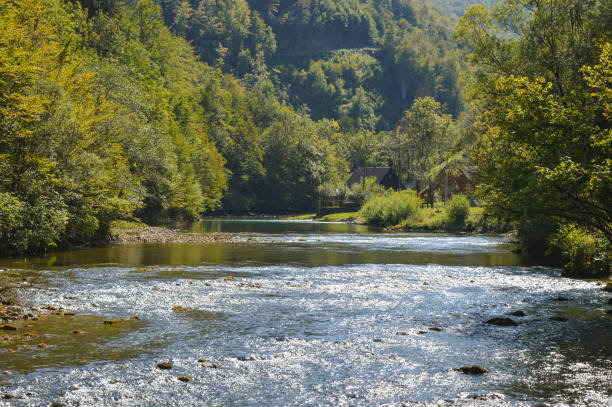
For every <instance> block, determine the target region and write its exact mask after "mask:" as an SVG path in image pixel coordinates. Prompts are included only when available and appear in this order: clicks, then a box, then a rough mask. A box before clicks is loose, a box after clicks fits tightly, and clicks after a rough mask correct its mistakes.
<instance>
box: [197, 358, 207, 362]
mask: <svg viewBox="0 0 612 407" xmlns="http://www.w3.org/2000/svg"><path fill="white" fill-rule="evenodd" d="M206 362H208V359H205V358H200V359H198V363H206Z"/></svg>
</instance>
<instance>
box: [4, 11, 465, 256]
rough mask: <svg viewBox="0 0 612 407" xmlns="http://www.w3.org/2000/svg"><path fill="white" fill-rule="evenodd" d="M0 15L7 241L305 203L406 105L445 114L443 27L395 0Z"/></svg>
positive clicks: (373, 154)
mask: <svg viewBox="0 0 612 407" xmlns="http://www.w3.org/2000/svg"><path fill="white" fill-rule="evenodd" d="M0 23H1V24H0V26H1V29H0V30H1V32H0V67H1V69H0V84H1V86H2V93H1V95H0V108H1V109H2V116H1V117H0V136H1V137H0V154H1V155H2V162H1V165H2V171H1V172H2V178H1V179H0V247H1V248H2V250H3V251H5V252H6V251H8V252H25V251H33V250H46V249H48V248H50V247H55V246H57V245H71V244H78V243H82V242H85V241H88V240H89V239H92V238H97V237H103V236H104V235H105V234H106V233H107V231H108V228H109V224H110V221H111V220H114V219H133V218H135V217H137V218H140V219H142V220H144V221H147V222H163V221H166V220H170V219H177V218H183V219H195V218H198V217H199V216H200V215H201V214H203V213H205V212H210V211H223V212H230V213H239V214H244V213H249V212H259V213H287V212H296V211H308V210H313V208H314V207H315V205H316V202H317V189H318V188H319V187H320V186H321V185H341V184H343V183H344V181H345V179H346V177H347V175H348V173H349V171H350V170H351V168H352V167H356V166H358V165H360V164H361V165H362V164H363V163H367V164H374V163H376V162H381V161H384V160H385V154H381V153H380V151H382V150H383V149H382V148H378V147H379V146H380V145H382V144H381V143H382V141H381V140H383V138H384V137H383V136H384V132H381V131H384V130H388V129H392V128H393V127H394V126H395V122H396V121H397V120H398V119H399V118H400V117H401V116H402V115H403V111H404V110H405V109H406V108H407V107H409V106H410V105H411V104H412V101H413V100H414V99H415V98H417V97H419V96H431V97H434V98H436V99H437V100H438V101H440V102H441V103H443V104H444V110H445V112H448V113H451V114H454V115H458V114H459V112H460V111H461V95H460V94H461V92H460V88H459V85H458V75H459V72H460V70H461V64H460V59H459V58H458V55H459V51H458V48H457V46H456V45H454V43H453V41H452V34H451V32H450V31H449V29H448V21H447V20H445V17H442V16H440V15H439V14H436V13H435V12H433V11H431V9H430V8H428V7H424V6H419V5H417V4H416V3H415V2H410V1H351V2H342V1H321V2H266V1H253V2H246V1H222V0H219V1H191V2H186V1H182V2H178V1H171V0H163V1H160V2H159V3H158V2H155V1H153V0H141V1H127V0H126V1H122V0H83V1H67V0H49V1H44V2H39V1H35V0H28V1H23V2H17V3H16V2H12V1H8V0H2V1H0ZM374 147H376V148H374ZM375 150H376V151H375Z"/></svg>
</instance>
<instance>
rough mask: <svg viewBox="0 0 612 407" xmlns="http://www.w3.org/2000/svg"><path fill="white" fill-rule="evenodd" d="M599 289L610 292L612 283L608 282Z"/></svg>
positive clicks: (611, 291)
mask: <svg viewBox="0 0 612 407" xmlns="http://www.w3.org/2000/svg"><path fill="white" fill-rule="evenodd" d="M601 291H605V292H608V293H612V283H608V284H606V285H605V287H601Z"/></svg>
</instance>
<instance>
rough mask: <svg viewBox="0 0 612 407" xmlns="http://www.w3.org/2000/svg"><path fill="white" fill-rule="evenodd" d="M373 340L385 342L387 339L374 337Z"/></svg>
mask: <svg viewBox="0 0 612 407" xmlns="http://www.w3.org/2000/svg"><path fill="white" fill-rule="evenodd" d="M373 341H374V342H379V343H383V342H385V340H384V339H382V338H374V339H373Z"/></svg>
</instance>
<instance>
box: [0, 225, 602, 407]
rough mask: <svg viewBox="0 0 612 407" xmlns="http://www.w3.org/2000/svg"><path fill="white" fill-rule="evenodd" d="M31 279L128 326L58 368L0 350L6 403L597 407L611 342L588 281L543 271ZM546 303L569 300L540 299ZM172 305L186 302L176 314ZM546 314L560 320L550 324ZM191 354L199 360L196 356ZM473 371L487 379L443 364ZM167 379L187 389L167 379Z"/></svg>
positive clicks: (328, 240) (50, 295)
mask: <svg viewBox="0 0 612 407" xmlns="http://www.w3.org/2000/svg"><path fill="white" fill-rule="evenodd" d="M268 238H269V239H270V241H271V243H269V244H272V245H274V244H279V246H278V250H279V251H289V252H292V251H293V250H295V249H296V247H297V249H298V250H301V249H300V247H306V248H309V247H311V246H313V245H315V244H316V245H319V246H322V247H324V248H325V250H328V251H331V252H334V251H342V250H343V248H342V247H338V246H344V249H346V248H347V247H348V248H351V247H352V248H353V249H350V250H354V247H356V246H358V247H360V248H363V249H365V250H367V249H368V248H369V247H376V248H377V250H380V249H381V248H383V250H386V249H387V248H388V249H389V250H393V251H411V250H419V248H420V250H423V251H425V252H432V253H437V252H444V251H451V252H453V253H455V252H462V253H479V252H489V251H495V250H499V251H504V250H505V249H504V248H503V246H502V245H504V244H505V240H504V239H501V238H491V237H452V236H442V237H439V238H435V237H431V236H423V237H413V238H406V237H402V236H398V235H390V234H379V235H375V234H367V235H363V236H350V235H343V234H333V233H332V234H313V235H309V236H307V237H306V239H307V240H306V241H299V240H297V239H296V235H291V234H289V235H287V236H280V235H268ZM293 242H295V244H294V243H293ZM311 242H314V243H311ZM287 243H291V244H290V245H287ZM257 244H259V245H262V244H261V243H257ZM312 249H313V250H314V249H316V247H312ZM319 249H320V248H319ZM319 249H317V250H319ZM202 250H206V249H205V247H204V246H203V247H202ZM328 255H329V253H328ZM434 258H435V257H434ZM283 259H285V257H283ZM432 259H433V258H432ZM39 275H40V276H41V278H44V279H45V280H46V281H47V285H46V287H47V289H45V290H40V291H38V292H37V296H36V298H35V302H36V303H38V304H47V303H54V302H56V301H57V299H58V298H59V299H60V300H61V306H62V307H64V308H66V309H70V310H75V311H77V312H78V313H82V314H95V315H100V316H103V317H106V318H124V319H127V318H129V316H131V315H138V316H139V317H140V320H138V321H132V325H130V326H129V328H126V329H125V330H118V331H116V332H112V333H108V332H103V333H95V335H98V336H95V337H94V338H91V339H89V340H91V341H92V342H90V343H89V344H83V346H85V347H94V348H95V355H94V354H92V353H91V352H87V351H85V350H84V349H83V348H79V347H75V345H74V344H68V343H62V342H61V341H58V342H57V343H56V344H54V345H52V346H49V348H50V349H48V350H47V352H57V353H58V354H60V355H62V356H61V358H59V359H53V358H50V359H49V358H47V359H46V358H45V357H40V355H36V354H35V353H32V352H30V351H28V350H27V349H24V350H19V352H18V353H17V354H16V357H19V358H22V360H21V361H19V362H17V361H16V360H15V359H13V360H12V363H11V360H10V359H6V356H5V355H3V354H2V353H0V361H2V362H3V363H5V364H6V363H8V365H7V366H6V367H5V368H7V369H10V370H14V373H13V374H11V375H10V376H4V377H3V376H0V389H1V390H2V391H10V392H11V393H12V394H15V395H18V396H19V397H21V398H19V399H16V400H17V402H16V403H17V405H29V404H39V403H40V402H47V403H48V402H51V401H54V400H62V401H63V402H65V403H67V404H68V405H70V403H78V404H79V405H92V406H93V405H96V406H97V405H109V406H110V405H137V406H146V405H169V404H176V403H179V404H182V405H239V406H260V405H278V406H281V405H282V406H286V405H295V406H298V405H311V406H319V405H334V406H336V405H339V406H370V405H376V406H378V405H388V406H399V405H432V406H433V405H437V404H440V405H449V406H450V405H453V406H456V405H459V406H489V405H490V406H493V405H495V406H504V405H507V406H517V405H518V406H522V405H524V406H531V405H533V404H535V403H536V402H538V401H542V400H544V401H548V402H554V403H559V405H563V404H564V403H565V404H572V405H587V404H588V405H601V406H603V405H609V403H612V394H610V389H609V387H608V385H609V380H610V378H611V372H612V361H611V360H610V359H609V341H607V342H606V341H605V340H600V339H598V335H599V336H602V337H606V336H607V337H609V334H610V319H609V318H608V317H605V316H602V315H603V313H602V312H600V311H601V309H600V308H601V307H599V308H598V305H597V304H600V303H603V301H604V300H605V298H606V297H605V296H604V295H603V294H604V293H602V292H600V291H597V290H595V288H594V283H592V282H586V281H579V280H570V279H565V278H561V277H559V274H558V272H557V271H554V270H541V269H540V270H535V269H533V268H531V267H520V266H465V265H440V264H435V263H431V264H421V265H415V264H402V263H394V264H384V263H381V262H378V263H364V264H361V263H359V262H357V263H356V264H339V265H323V266H317V265H315V266H312V265H309V264H291V263H289V262H286V261H283V262H279V263H278V264H274V261H273V260H269V261H267V262H266V263H265V264H249V263H248V262H247V263H245V264H242V265H241V264H224V263H218V264H205V265H189V266H187V265H184V266H166V265H159V266H149V267H146V268H138V267H131V266H121V265H118V266H113V267H111V266H90V267H81V268H64V269H47V270H41V271H40V272H39ZM560 295H562V296H565V297H568V301H567V302H563V303H559V302H555V301H554V298H555V297H557V296H560ZM92 304H95V307H93V306H92ZM175 306H181V307H184V308H187V309H185V310H183V311H178V312H177V311H176V310H173V307H175ZM516 310H523V311H525V313H526V314H527V316H526V317H523V318H515V319H516V320H517V321H518V322H519V325H518V326H517V327H496V326H491V325H487V324H485V321H486V320H488V319H490V318H493V317H496V316H504V315H507V314H508V313H509V312H512V311H516ZM556 315H563V316H567V317H568V319H569V321H568V322H564V323H563V322H557V321H551V320H550V318H551V317H552V316H556ZM75 321H76V320H75ZM98 323H100V321H98ZM97 326H99V327H102V325H101V324H100V325H97ZM91 329H92V328H90V330H91ZM100 329H101V328H100ZM105 329H106V328H105ZM85 330H86V331H87V329H85ZM57 335H59V336H61V335H60V334H59V333H58V334H57ZM92 335H94V333H92ZM59 336H58V337H59ZM585 337H588V338H592V339H590V340H587V339H585ZM83 338H87V336H86V335H84V336H83ZM49 340H50V339H49ZM589 341H590V342H589ZM118 350H123V351H121V352H119V351H118ZM199 358H205V359H207V361H206V362H202V363H198V359H199ZM7 360H8V362H7ZM161 360H170V361H172V362H173V363H174V368H173V369H172V370H169V371H161V370H159V369H157V368H156V367H155V364H156V363H157V362H158V361H161ZM472 364H477V365H481V366H483V367H485V368H487V369H488V370H490V371H491V373H489V374H486V375H482V376H469V375H463V374H461V373H459V372H456V371H455V370H454V369H455V368H458V367H460V366H463V365H472ZM180 375H186V376H189V377H191V378H192V379H193V381H192V382H190V383H182V382H180V381H178V380H177V376H180ZM9 377H10V379H9Z"/></svg>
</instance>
